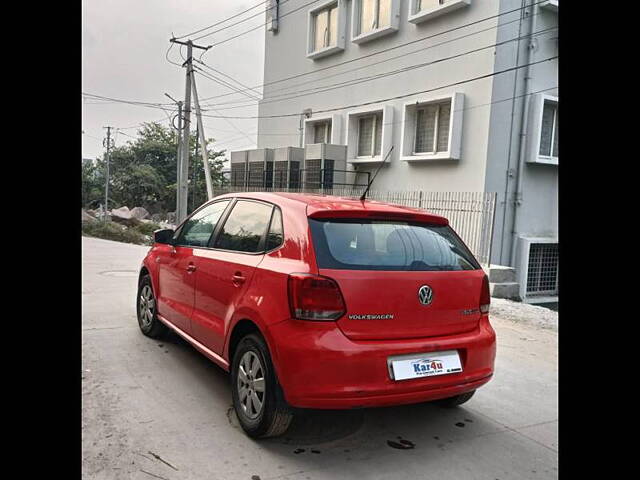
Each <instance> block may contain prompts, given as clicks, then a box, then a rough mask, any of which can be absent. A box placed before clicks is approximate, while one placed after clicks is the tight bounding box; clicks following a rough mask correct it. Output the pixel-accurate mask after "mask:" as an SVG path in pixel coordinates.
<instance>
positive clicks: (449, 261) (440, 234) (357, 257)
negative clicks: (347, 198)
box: [309, 218, 480, 271]
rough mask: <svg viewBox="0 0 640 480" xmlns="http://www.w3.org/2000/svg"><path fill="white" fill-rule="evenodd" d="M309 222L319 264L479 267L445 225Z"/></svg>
mask: <svg viewBox="0 0 640 480" xmlns="http://www.w3.org/2000/svg"><path fill="white" fill-rule="evenodd" d="M309 225H310V226H311V234H312V237H313V246H314V248H315V251H316V259H317V262H318V267H319V268H331V269H338V270H392V271H434V270H436V271H449V270H475V269H478V268H480V265H479V264H478V262H477V261H476V260H475V258H474V257H473V255H472V254H471V252H469V250H468V249H467V247H465V245H464V244H463V243H462V242H461V241H460V239H459V238H458V237H457V235H455V233H454V232H453V230H452V229H451V227H449V226H445V225H433V224H425V223H417V222H404V221H396V220H390V221H378V220H365V219H335V220H333V219H329V220H315V219H312V218H310V219H309Z"/></svg>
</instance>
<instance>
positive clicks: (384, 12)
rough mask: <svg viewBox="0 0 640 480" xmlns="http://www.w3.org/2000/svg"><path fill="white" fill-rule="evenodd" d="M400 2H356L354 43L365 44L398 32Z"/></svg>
mask: <svg viewBox="0 0 640 480" xmlns="http://www.w3.org/2000/svg"><path fill="white" fill-rule="evenodd" d="M399 19H400V1H399V0H354V2H353V11H352V14H351V22H352V25H353V33H352V35H353V38H352V41H353V42H354V43H363V42H367V41H369V40H373V39H374V38H378V37H380V36H382V35H387V34H389V33H392V32H395V31H397V30H398V26H399Z"/></svg>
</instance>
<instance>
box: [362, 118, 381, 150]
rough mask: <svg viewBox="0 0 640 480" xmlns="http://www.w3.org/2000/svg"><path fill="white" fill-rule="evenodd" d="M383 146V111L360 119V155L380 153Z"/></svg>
mask: <svg viewBox="0 0 640 480" xmlns="http://www.w3.org/2000/svg"><path fill="white" fill-rule="evenodd" d="M381 147H382V113H376V114H374V115H365V116H362V117H360V118H359V119H358V157H375V156H377V155H380V150H381Z"/></svg>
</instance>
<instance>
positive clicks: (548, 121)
mask: <svg viewBox="0 0 640 480" xmlns="http://www.w3.org/2000/svg"><path fill="white" fill-rule="evenodd" d="M538 154H539V155H540V156H543V157H556V158H557V157H558V103H557V102H553V101H551V100H545V102H544V107H543V109H542V127H541V129H540V150H539V152H538Z"/></svg>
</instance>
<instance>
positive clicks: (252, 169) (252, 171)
mask: <svg viewBox="0 0 640 480" xmlns="http://www.w3.org/2000/svg"><path fill="white" fill-rule="evenodd" d="M248 166H249V167H248V176H247V186H248V187H257V188H271V187H272V186H273V149H271V148H258V149H255V150H249V151H248Z"/></svg>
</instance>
